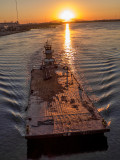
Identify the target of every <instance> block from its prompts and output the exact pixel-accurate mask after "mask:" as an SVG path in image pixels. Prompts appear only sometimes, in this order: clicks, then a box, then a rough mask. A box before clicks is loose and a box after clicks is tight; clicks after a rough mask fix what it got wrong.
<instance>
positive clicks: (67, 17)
mask: <svg viewBox="0 0 120 160" xmlns="http://www.w3.org/2000/svg"><path fill="white" fill-rule="evenodd" d="M74 17H75V15H74V13H73V12H72V11H70V10H65V11H63V12H61V13H60V15H59V18H60V19H63V20H64V21H65V22H68V21H70V20H71V19H72V18H74Z"/></svg>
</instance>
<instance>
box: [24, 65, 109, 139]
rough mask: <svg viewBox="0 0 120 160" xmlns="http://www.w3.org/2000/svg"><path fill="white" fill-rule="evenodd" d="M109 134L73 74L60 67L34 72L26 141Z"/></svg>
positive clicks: (104, 123) (34, 70) (32, 72)
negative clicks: (77, 135)
mask: <svg viewBox="0 0 120 160" xmlns="http://www.w3.org/2000/svg"><path fill="white" fill-rule="evenodd" d="M48 73H49V74H48ZM44 79H47V80H44ZM108 131H109V128H108V127H107V123H106V122H105V121H104V119H103V118H102V117H101V116H100V114H99V113H98V111H97V109H96V107H95V106H94V105H93V103H92V102H91V100H90V99H89V97H88V96H87V95H86V94H85V92H84V90H83V89H82V88H81V87H80V86H79V85H78V82H77V81H76V79H75V77H74V75H73V74H72V73H71V72H70V71H68V70H66V69H65V68H63V67H60V66H59V67H58V68H49V70H47V71H45V70H40V69H33V70H32V71H31V87H30V97H29V104H28V109H27V125H26V138H27V139H29V138H30V139H31V138H43V137H55V136H70V135H76V134H80V135H83V134H94V133H104V132H108Z"/></svg>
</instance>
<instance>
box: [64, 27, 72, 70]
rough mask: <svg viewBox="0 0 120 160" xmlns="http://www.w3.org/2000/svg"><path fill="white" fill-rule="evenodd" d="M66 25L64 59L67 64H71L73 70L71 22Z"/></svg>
mask: <svg viewBox="0 0 120 160" xmlns="http://www.w3.org/2000/svg"><path fill="white" fill-rule="evenodd" d="M65 27H66V28H65V43H64V61H65V63H67V65H70V67H71V69H72V70H74V65H73V60H74V49H73V48H72V45H71V31H70V27H69V24H66V26H65Z"/></svg>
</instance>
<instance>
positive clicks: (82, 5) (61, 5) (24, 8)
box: [0, 0, 120, 23]
mask: <svg viewBox="0 0 120 160" xmlns="http://www.w3.org/2000/svg"><path fill="white" fill-rule="evenodd" d="M17 3H18V18H19V19H18V20H19V22H20V23H39V22H47V21H53V20H57V19H58V18H59V15H60V13H61V12H63V11H64V10H70V11H71V12H73V13H74V15H75V18H76V19H82V20H98V19H120V0H17ZM16 17H17V14H16V3H15V0H0V22H8V21H9V22H10V21H16V20H17V18H16Z"/></svg>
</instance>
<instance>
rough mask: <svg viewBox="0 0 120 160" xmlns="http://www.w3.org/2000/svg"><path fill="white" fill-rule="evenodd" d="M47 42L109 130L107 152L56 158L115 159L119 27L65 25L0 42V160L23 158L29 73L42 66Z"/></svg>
mask: <svg viewBox="0 0 120 160" xmlns="http://www.w3.org/2000/svg"><path fill="white" fill-rule="evenodd" d="M47 39H48V40H49V39H50V40H51V41H52V46H53V48H54V57H55V58H56V60H57V62H58V63H65V64H68V65H69V66H70V67H71V69H72V71H73V72H74V74H75V75H76V77H77V78H78V80H79V82H80V83H81V84H82V86H83V87H84V89H85V90H86V92H87V94H88V95H89V96H90V98H91V100H92V101H93V102H94V104H95V105H96V107H97V108H98V110H99V112H100V113H101V115H102V116H103V117H104V119H105V120H106V121H107V122H108V124H109V125H110V128H111V131H110V133H106V134H105V136H106V137H107V143H108V149H107V150H105V151H96V152H95V151H94V152H89V153H87V152H84V153H77V154H69V155H65V154H63V155H58V156H54V159H69V160H74V159H76V160H77V159H79V160H91V159H97V160H102V159H105V160H112V159H114V160H119V157H120V152H119V150H120V22H104V23H103V22H99V23H97V22H96V23H81V24H80V23H77V24H65V25H60V26H57V28H48V29H39V30H31V31H29V32H24V33H18V34H13V35H9V36H4V37H0V159H1V160H8V159H9V160H25V159H27V141H26V140H25V138H24V135H25V116H26V113H25V108H26V106H27V103H28V96H29V87H30V71H31V68H33V67H36V65H38V64H39V63H40V62H41V59H42V57H43V46H44V43H45V42H46V40H47ZM41 159H49V157H48V156H45V155H42V156H41Z"/></svg>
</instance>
